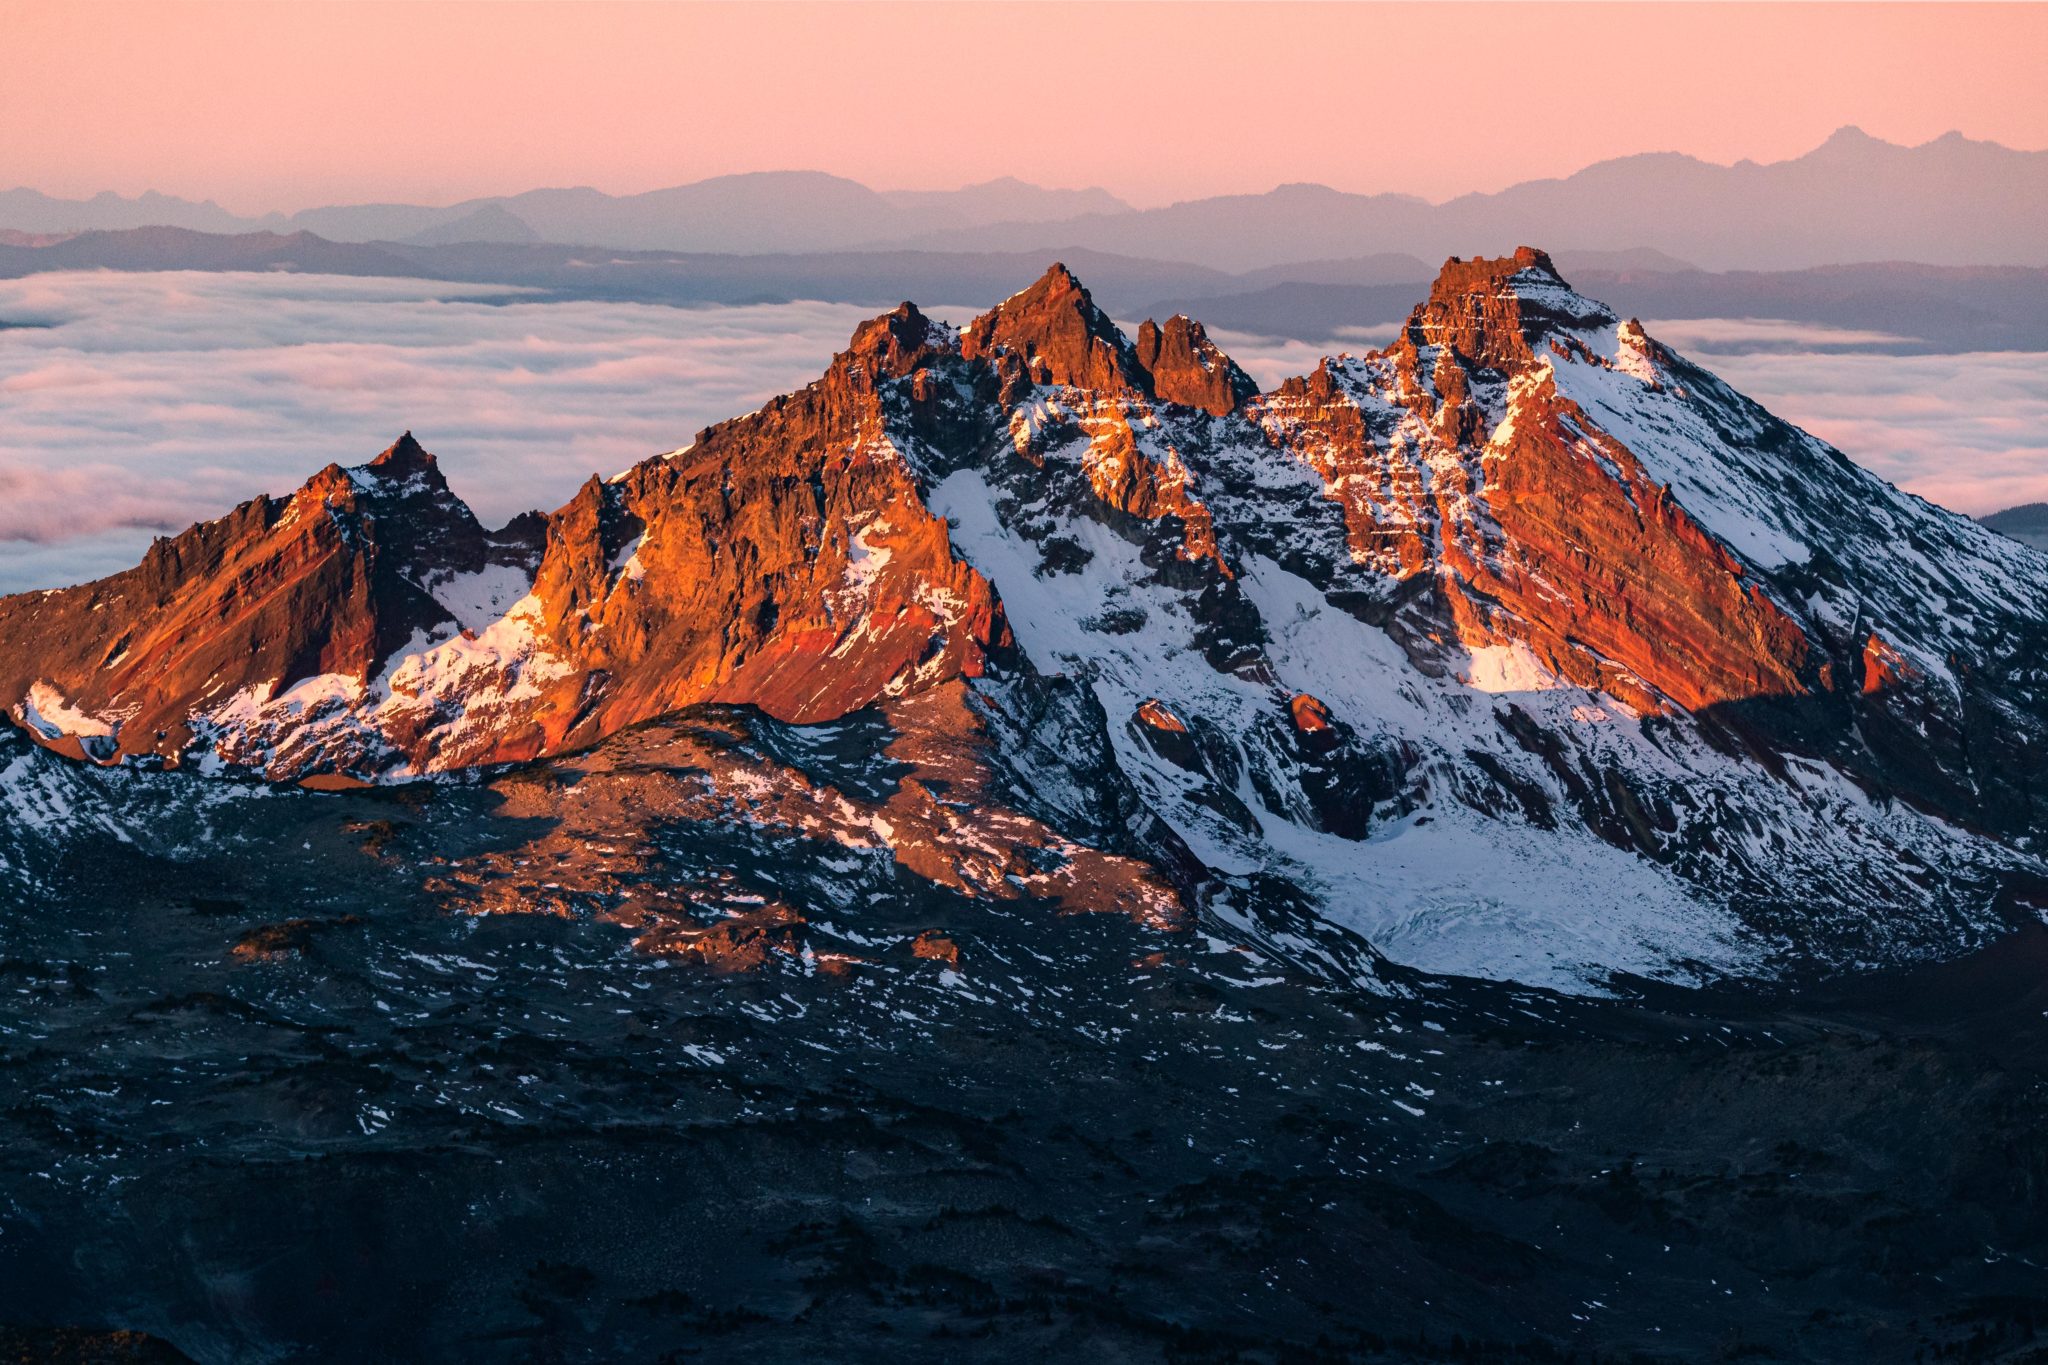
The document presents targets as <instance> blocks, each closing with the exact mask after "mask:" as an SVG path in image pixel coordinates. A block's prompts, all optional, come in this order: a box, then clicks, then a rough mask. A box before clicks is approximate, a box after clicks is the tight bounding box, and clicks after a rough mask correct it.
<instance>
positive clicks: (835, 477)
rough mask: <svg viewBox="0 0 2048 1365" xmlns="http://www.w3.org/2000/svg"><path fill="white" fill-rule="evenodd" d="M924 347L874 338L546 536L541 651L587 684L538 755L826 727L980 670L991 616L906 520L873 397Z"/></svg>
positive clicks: (994, 615) (589, 492)
mask: <svg viewBox="0 0 2048 1365" xmlns="http://www.w3.org/2000/svg"><path fill="white" fill-rule="evenodd" d="M939 339H940V338H939V336H938V334H937V333H936V332H935V331H933V330H932V324H930V323H928V322H927V320H926V319H925V318H924V317H923V316H922V315H921V314H919V313H918V312H917V311H916V310H915V309H912V308H909V307H908V306H906V307H904V308H902V309H899V310H897V311H896V312H895V313H892V314H890V315H888V316H887V317H884V318H881V319H877V320H876V321H875V322H872V323H869V324H867V325H866V326H864V327H863V328H862V329H861V330H860V332H859V333H857V334H856V335H855V337H854V339H853V344H852V345H851V347H850V348H849V349H848V350H847V351H846V352H844V353H843V354H841V355H840V356H839V357H838V358H837V359H835V360H834V361H833V364H832V367H831V369H830V370H828V371H827V372H826V374H825V377H824V378H823V379H821V380H819V381H818V382H817V383H815V384H813V385H811V386H810V387H808V388H806V389H803V390H800V391H799V392H797V393H794V394H790V395H787V396H785V397H782V398H777V399H775V400H773V401H772V402H770V403H768V404H767V405H766V406H765V407H763V408H762V409H761V410H760V411H759V412H757V413H755V414H752V415H750V416H748V417H745V418H741V419H739V420H737V421H733V422H727V423H725V424H723V425H721V426H718V427H714V428H712V429H711V430H710V431H707V432H705V433H703V435H702V436H700V438H699V439H698V441H697V442H696V444H695V445H693V446H691V447H690V448H689V449H688V450H685V451H682V452H680V453H678V454H676V455H674V456H671V457H668V458H663V459H655V460H649V461H646V462H644V463H642V464H640V465H638V466H635V467H634V468H633V469H632V470H630V471H628V472H627V473H626V474H625V475H623V476H622V477H620V478H619V479H617V480H615V481H613V482H612V483H609V484H606V483H600V482H598V481H596V480H592V481H591V482H590V483H588V484H586V485H585V486H584V488H583V489H582V491H581V492H580V493H579V494H578V495H577V497H576V498H575V500H574V501H572V502H571V503H570V504H569V505H568V506H567V507H564V508H563V509H562V510H561V511H559V512H557V513H555V515H554V516H553V517H552V518H550V520H549V524H548V542H547V551H546V554H545V555H544V557H543V558H542V561H541V564H540V570H539V573H538V575H537V578H536V582H535V587H534V591H535V594H536V595H537V596H538V597H539V598H540V599H541V602H542V603H543V620H544V622H545V627H544V633H545V635H546V637H547V638H548V640H549V641H550V642H551V643H552V644H553V646H554V647H555V648H556V649H558V650H559V651H560V652H561V653H563V654H564V655H565V656H566V657H568V658H570V659H572V660H573V661H575V663H576V665H577V669H578V672H579V673H580V674H581V675H582V676H583V677H585V678H587V679H592V680H601V681H596V682H595V683H594V684H586V687H587V694H586V696H585V698H584V699H583V700H582V702H581V704H580V705H579V706H577V707H575V708H564V709H560V710H558V711H557V712H556V713H555V715H556V717H557V718H558V719H559V721H560V722H561V727H562V728H561V730H560V732H559V733H551V734H549V735H547V736H546V738H545V740H544V742H543V745H542V747H544V748H547V749H553V748H557V747H560V745H561V743H562V742H563V741H564V740H567V739H570V738H574V739H589V738H594V737H598V736H602V735H605V734H610V733H613V732H616V731H617V730H620V729H622V728H624V727H625V726H628V725H631V724H634V723H635V722H637V721H640V720H645V719H648V718H649V717H652V716H658V715H661V714H664V713H666V712H668V711H672V710H675V709H676V708H678V707H681V706H687V705H690V704H693V703H697V702H706V701H721V702H747V703H751V704H753V705H756V706H759V707H761V709H763V710H764V711H766V712H768V713H769V714H770V715H773V716H776V717H778V718H780V719H784V720H790V721H797V722H805V721H816V720H829V719H832V718H834V717H837V716H840V715H843V714H845V713H846V712H847V711H850V710H853V709H855V708H858V707H860V706H864V705H866V704H868V703H869V702H872V701H874V700H876V699H877V698H879V697H882V696H884V695H892V694H900V693H902V692H905V691H913V690H916V689H918V688H921V687H926V686H930V685H933V684H935V683H938V682H941V681H944V680H947V679H951V678H959V677H974V676H977V675H978V674H979V673H980V672H981V671H982V669H983V667H984V665H985V662H986V658H987V653H988V650H989V649H990V648H992V647H998V646H1000V644H1001V643H1002V641H1003V640H1004V638H1005V636H1004V627H1003V623H1002V613H1001V608H1000V606H999V605H998V603H997V601H996V598H995V594H994V593H993V591H992V590H991V589H990V586H989V584H988V582H987V580H986V579H984V578H982V577H981V575H979V574H977V573H976V572H975V571H974V570H973V569H971V568H969V567H968V566H967V565H966V564H965V563H964V562H962V561H960V560H959V559H958V558H956V557H955V556H954V554H953V553H952V549H951V546H950V543H949V541H948V538H947V532H946V525H945V523H944V522H943V521H942V520H940V519H939V518H937V517H935V516H933V515H932V514H931V512H930V511H928V510H927V509H926V508H925V506H924V504H923V502H922V501H921V499H920V497H919V494H918V490H917V486H916V482H915V479H914V476H913V473H912V470H911V467H910V465H909V464H908V463H907V462H906V460H905V458H904V453H903V452H902V451H900V450H899V449H898V448H897V446H896V444H895V443H894V439H893V438H892V435H891V432H890V430H889V429H888V427H887V425H886V422H885V414H884V411H883V406H882V402H881V398H880V393H879V389H880V386H881V385H882V384H883V383H884V382H885V381H887V380H891V379H899V378H906V377H911V376H914V375H916V374H917V373H918V372H919V371H920V370H921V369H922V368H923V367H924V366H925V365H926V364H927V363H929V362H935V361H937V360H939V359H940V358H941V352H940V350H939V347H938V341H939ZM912 388H913V391H912V394H911V396H910V402H911V404H912V406H913V408H915V407H917V406H919V405H920V404H923V403H925V402H926V400H925V399H922V398H920V397H918V396H917V390H916V386H915V385H913V386H912ZM918 421H919V414H917V413H916V412H914V411H913V412H912V413H911V414H909V422H910V424H911V425H913V426H914V425H915V424H916V423H917V422H918Z"/></svg>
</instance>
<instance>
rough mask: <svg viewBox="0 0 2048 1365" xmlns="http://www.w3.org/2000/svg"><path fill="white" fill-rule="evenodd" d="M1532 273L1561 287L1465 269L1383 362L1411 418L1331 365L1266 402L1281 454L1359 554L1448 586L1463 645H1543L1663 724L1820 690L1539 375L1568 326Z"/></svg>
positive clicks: (1705, 544)
mask: <svg viewBox="0 0 2048 1365" xmlns="http://www.w3.org/2000/svg"><path fill="white" fill-rule="evenodd" d="M1523 272H1537V273H1539V274H1540V276H1541V277H1545V278H1554V273H1553V272H1552V271H1551V267H1550V262H1549V258H1548V257H1546V256H1545V255H1544V254H1543V253H1542V252H1540V251H1534V250H1531V249H1529V248H1526V247H1525V248H1523V249H1521V250H1520V251H1518V252H1517V253H1516V254H1515V255H1513V256H1511V257H1505V258H1501V259H1499V260H1473V261H1460V260H1457V259H1455V258H1454V259H1453V260H1452V261H1450V262H1449V263H1448V264H1446V265H1445V267H1444V269H1443V272H1442V274H1441V275H1439V277H1438V279H1437V281H1436V283H1435V285H1434V286H1433V287H1432V288H1431V291H1430V297H1429V300H1428V301H1427V302H1426V303H1424V304H1422V305H1421V306H1420V307H1418V308H1417V309H1416V310H1415V311H1414V313H1413V314H1411V315H1410V317H1409V320H1408V322H1407V324H1406V326H1405V327H1404V328H1403V330H1402V332H1401V334H1400V336H1399V337H1398V338H1397V339H1396V340H1395V342H1394V343H1393V344H1392V345H1391V346H1389V347H1388V348H1387V349H1386V351H1385V352H1383V353H1381V355H1380V356H1379V357H1377V358H1375V359H1374V360H1373V362H1372V363H1373V364H1374V365H1375V366H1376V367H1377V370H1378V373H1377V375H1376V378H1377V379H1378V380H1379V381H1380V382H1381V383H1382V384H1383V385H1384V387H1385V389H1386V391H1387V392H1388V393H1389V394H1390V395H1391V399H1390V401H1391V403H1392V405H1393V406H1394V408H1396V409H1398V410H1400V411H1397V412H1396V413H1394V414H1393V416H1394V417H1395V418H1397V419H1398V418H1399V417H1400V416H1401V415H1402V413H1403V412H1405V415H1406V417H1407V418H1408V419H1412V420H1402V421H1398V422H1388V421H1387V419H1386V418H1384V417H1383V418H1382V419H1381V421H1382V423H1383V425H1382V427H1381V428H1380V429H1375V424H1374V422H1373V420H1371V414H1370V413H1369V412H1367V411H1362V410H1361V405H1360V402H1359V401H1358V399H1357V398H1356V397H1354V396H1353V395H1352V394H1350V393H1348V392H1347V391H1346V389H1345V386H1344V384H1343V383H1342V382H1341V380H1340V378H1339V376H1338V375H1337V374H1336V373H1335V372H1334V371H1333V370H1332V368H1331V366H1329V365H1328V364H1325V366H1324V367H1322V368H1321V369H1319V370H1318V371H1317V372H1316V373H1315V374H1314V375H1312V376H1310V377H1309V378H1307V379H1305V380H1291V381H1289V382H1288V383H1287V384H1286V385H1283V386H1282V388H1281V389H1280V390H1278V391H1277V392H1276V393H1275V394H1274V395H1273V396H1272V398H1271V399H1269V400H1265V404H1266V406H1265V415H1266V416H1267V418H1268V421H1269V425H1270V427H1271V429H1272V430H1273V431H1274V433H1275V435H1276V439H1278V440H1279V441H1280V442H1281V443H1282V444H1283V445H1284V446H1286V447H1289V448H1291V449H1293V450H1294V451H1295V452H1296V453H1297V454H1298V455H1299V456H1300V457H1301V458H1302V459H1303V460H1304V461H1305V462H1306V463H1308V464H1309V465H1310V466H1311V467H1312V468H1314V469H1315V470H1316V471H1317V473H1318V474H1320V475H1321V476H1322V477H1323V479H1324V481H1325V484H1326V486H1327V487H1328V489H1329V496H1331V497H1332V498H1333V499H1336V500H1337V501H1338V502H1339V503H1340V504H1341V505H1342V507H1343V512H1344V517H1345V523H1346V527H1347V531H1348V535H1349V538H1350V541H1351V546H1352V551H1353V553H1354V555H1355V556H1356V557H1357V558H1358V559H1359V560H1360V561H1361V562H1365V563H1370V564H1374V565H1376V566H1378V567H1379V568H1381V569H1382V571H1384V572H1386V573H1388V574H1390V575H1393V576H1395V577H1398V578H1412V577H1416V576H1428V577H1433V578H1434V580H1435V586H1436V588H1437V590H1438V591H1439V592H1440V594H1441V599H1442V602H1443V605H1444V607H1445V608H1446V610H1447V611H1448V613H1449V616H1450V620H1451V624H1452V626H1453V627H1454V629H1455V632H1456V636H1457V638H1458V640H1459V642H1460V643H1462V644H1464V645H1466V646H1468V647H1484V646H1488V645H1494V644H1506V643H1516V644H1524V645H1527V646H1528V647H1529V648H1530V649H1531V650H1532V652H1533V653H1534V655H1535V657H1536V658H1537V659H1538V660H1539V661H1540V662H1541V663H1542V664H1543V665H1544V667H1545V668H1547V669H1548V670H1549V671H1550V672H1552V673H1554V674H1555V675H1557V676H1558V677H1559V678H1562V679H1564V680H1566V681H1568V682H1571V683H1574V684H1577V685H1579V686H1583V687H1589V688H1596V689H1603V690H1606V691H1609V692H1611V693H1613V694H1615V695H1617V696H1619V697H1621V698H1622V699H1623V700H1625V701H1629V702H1631V703H1632V704H1634V705H1637V706H1639V707H1642V708H1645V709H1649V710H1659V709H1663V708H1664V707H1665V706H1666V705H1668V704H1672V703H1675V704H1676V705H1678V706H1680V707H1683V708H1686V709H1689V710H1697V709H1700V708H1704V707H1708V706H1711V705H1714V704H1716V703H1719V702H1726V701H1735V700H1742V699H1747V698H1753V697H1760V696H1785V695H1794V694H1798V693H1801V692H1804V691H1806V690H1808V689H1809V688H1810V687H1811V686H1812V685H1813V681H1814V679H1813V673H1814V670H1813V669H1812V667H1811V666H1810V663H1809V654H1810V649H1809V645H1808V642H1807V639H1806V636H1805V634H1804V632H1803V631H1802V630H1801V628H1800V626H1799V625H1798V623H1797V622H1795V621H1794V620H1792V618H1791V617H1790V616H1788V615H1787V614H1786V613H1785V612H1784V611H1783V610H1782V609H1781V608H1780V607H1779V606H1778V605H1777V604H1775V603H1774V602H1773V601H1772V600H1771V599H1770V597H1769V595H1768V594H1767V593H1765V592H1764V591H1763V590H1762V589H1761V587H1760V586H1759V585H1758V584H1757V582H1756V581H1755V580H1754V579H1752V578H1751V577H1750V576H1749V575H1748V574H1747V573H1746V571H1745V569H1744V566H1743V565H1742V564H1741V562H1740V561H1739V560H1738V559H1737V558H1736V557H1735V555H1734V554H1733V553H1732V552H1731V551H1730V550H1729V549H1727V548H1726V547H1725V546H1723V545H1722V544H1721V543H1720V542H1719V541H1717V540H1715V539H1714V538H1713V537H1712V536H1710V535H1709V534H1707V532H1706V531H1704V530H1703V529H1702V528H1701V527H1700V526H1699V525H1698V524H1697V523H1695V522H1694V521H1693V520H1692V519H1691V518H1690V517H1689V516H1688V515H1687V513H1686V512H1685V510H1684V509H1683V508H1681V507H1680V506H1679V505H1678V504H1677V503H1676V502H1675V501H1674V500H1673V499H1672V498H1671V496H1670V494H1669V490H1668V489H1666V488H1663V487H1660V486H1659V485H1657V484H1656V483H1655V482H1653V481H1652V480H1651V479H1650V478H1649V477H1648V476H1647V475H1645V473H1644V472H1643V470H1642V468H1641V466H1640V463H1639V461H1638V460H1637V458H1636V457H1635V455H1634V454H1633V453H1631V452H1630V451H1629V449H1628V448H1627V447H1626V446H1624V445H1623V444H1622V443H1620V442H1619V441H1617V440H1615V439H1613V438H1612V437H1611V436H1610V435H1608V434H1606V433H1605V432H1603V431H1602V430H1601V429H1600V428H1599V426H1598V425H1597V424H1596V423H1595V422H1593V421H1592V420H1591V419H1589V418H1588V417H1587V416H1586V414H1584V413H1583V412H1581V411H1580V410H1579V409H1578V408H1577V407H1576V405H1574V404H1573V403H1572V402H1571V400H1569V399H1568V398H1565V397H1563V396H1561V395H1560V394H1559V393H1558V392H1557V390H1556V386H1555V384H1554V383H1553V382H1552V380H1551V378H1550V375H1549V372H1548V371H1546V370H1543V369H1541V368H1539V367H1538V366H1537V365H1536V363H1535V362H1536V351H1535V350H1534V349H1533V348H1532V344H1531V338H1532V336H1539V337H1540V336H1541V334H1542V333H1543V332H1544V331H1545V330H1547V329H1548V328H1550V327H1551V326H1552V325H1553V324H1554V323H1556V322H1558V321H1560V319H1557V318H1553V317H1550V316H1548V315H1546V314H1545V313H1544V312H1543V310H1542V308H1541V305H1540V303H1534V302H1532V301H1531V300H1530V299H1529V298H1528V297H1525V291H1524V290H1523V289H1520V288H1517V287H1514V286H1512V285H1511V284H1510V281H1512V280H1515V278H1516V277H1517V276H1523ZM1526 279H1527V277H1526V276H1524V281H1523V282H1524V283H1526ZM1560 288H1561V283H1560ZM1526 292H1527V293H1530V294H1533V293H1536V292H1537V291H1536V290H1527V291H1526ZM1564 321H1569V319H1564ZM1624 325H1625V326H1626V324H1624ZM1489 404H1492V405H1495V406H1496V407H1497V408H1498V412H1497V414H1496V413H1495V412H1490V411H1489ZM1496 418H1497V420H1496ZM1389 427H1391V430H1389V429H1387V428H1389ZM1389 437H1391V438H1392V439H1388V438H1389Z"/></svg>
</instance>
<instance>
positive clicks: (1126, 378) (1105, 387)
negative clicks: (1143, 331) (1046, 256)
mask: <svg viewBox="0 0 2048 1365" xmlns="http://www.w3.org/2000/svg"><path fill="white" fill-rule="evenodd" d="M960 353H961V355H963V356H964V357H966V358H967V359H968V360H987V361H988V362H989V363H991V364H992V365H994V366H995V367H996V368H997V369H998V371H999V372H1001V373H1002V374H1003V376H1004V395H1005V397H1006V398H1009V397H1014V396H1015V395H1016V394H1017V393H1018V392H1019V388H1020V385H1021V384H1023V383H1030V384H1065V385H1071V386H1073V387H1075V388H1081V389H1089V390H1092V391H1094V392H1096V393H1104V394H1118V395H1124V394H1147V393H1149V392H1150V390H1151V384H1150V380H1149V378H1148V376H1147V375H1146V373H1145V368H1144V366H1143V365H1141V364H1139V363H1138V357H1137V354H1136V353H1135V352H1134V351H1133V350H1132V349H1131V345H1130V343H1129V342H1127V341H1126V340H1124V337H1123V334H1122V333H1121V332H1119V331H1118V330H1117V327H1116V324H1115V323H1113V322H1111V321H1110V320H1109V315H1108V314H1107V313H1105V312H1103V311H1102V310H1101V309H1100V308H1098V307H1096V306H1095V300H1094V298H1093V297H1092V296H1091V295H1090V294H1089V293H1088V291H1087V290H1086V289H1085V288H1083V287H1082V285H1081V282H1080V281H1079V280H1077V279H1075V278H1074V276H1073V273H1072V272H1071V271H1069V270H1068V269H1067V268H1066V266H1064V265H1057V264H1056V265H1054V266H1053V267H1052V269H1050V270H1048V271H1046V272H1045V274H1044V275H1042V276H1040V277H1039V279H1038V282H1037V283H1035V284H1033V285H1032V286H1031V287H1030V288H1029V289H1026V290H1025V291H1024V292H1023V293H1021V294H1013V295H1012V296H1011V297H1009V298H1007V299H1005V300H1003V301H1002V302H1001V303H999V304H997V305H996V306H995V307H994V308H992V309H990V310H989V311H988V312H986V313H984V314H982V315H981V316H980V317H978V318H976V319H975V320H974V321H973V322H971V323H969V324H968V325H967V327H966V328H965V329H964V330H963V331H962V332H961V334H960Z"/></svg>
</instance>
